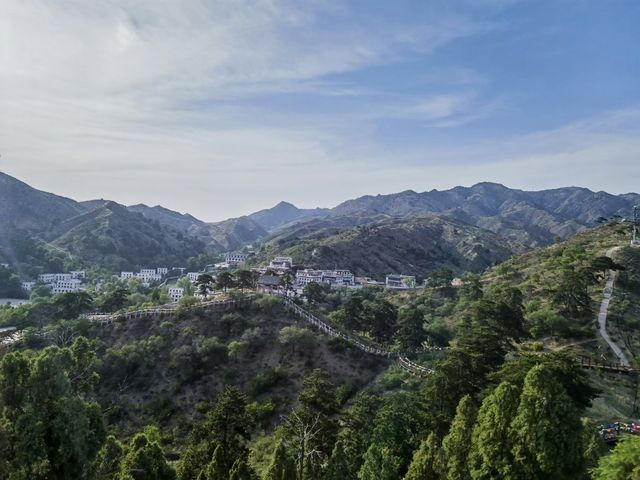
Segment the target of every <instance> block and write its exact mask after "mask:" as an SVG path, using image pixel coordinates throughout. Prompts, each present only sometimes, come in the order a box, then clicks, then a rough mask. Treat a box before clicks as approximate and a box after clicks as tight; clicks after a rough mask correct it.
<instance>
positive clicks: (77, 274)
mask: <svg viewBox="0 0 640 480" xmlns="http://www.w3.org/2000/svg"><path fill="white" fill-rule="evenodd" d="M71 278H81V279H84V278H85V272H84V270H72V271H71Z"/></svg>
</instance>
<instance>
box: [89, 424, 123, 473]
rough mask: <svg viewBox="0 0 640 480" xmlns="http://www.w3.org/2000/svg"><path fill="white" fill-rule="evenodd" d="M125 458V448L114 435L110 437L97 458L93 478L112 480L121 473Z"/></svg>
mask: <svg viewBox="0 0 640 480" xmlns="http://www.w3.org/2000/svg"><path fill="white" fill-rule="evenodd" d="M123 458H124V447H123V446H122V444H121V443H120V442H119V441H118V439H117V438H116V437H114V436H113V435H109V436H108V437H107V439H106V441H105V442H104V445H102V448H101V449H100V452H98V456H97V458H96V463H95V468H94V474H93V478H94V479H95V480H112V479H114V478H115V477H116V475H117V474H118V472H119V471H120V462H122V459H123Z"/></svg>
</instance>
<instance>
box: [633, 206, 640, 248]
mask: <svg viewBox="0 0 640 480" xmlns="http://www.w3.org/2000/svg"><path fill="white" fill-rule="evenodd" d="M638 227H640V206H638V205H636V206H635V207H633V239H632V240H631V244H632V245H638V244H640V241H639V240H638Z"/></svg>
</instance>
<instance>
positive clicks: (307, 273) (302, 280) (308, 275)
mask: <svg viewBox="0 0 640 480" xmlns="http://www.w3.org/2000/svg"><path fill="white" fill-rule="evenodd" d="M311 282H315V283H322V270H310V269H304V270H298V271H297V272H296V286H298V287H304V286H305V285H308V284H310V283H311Z"/></svg>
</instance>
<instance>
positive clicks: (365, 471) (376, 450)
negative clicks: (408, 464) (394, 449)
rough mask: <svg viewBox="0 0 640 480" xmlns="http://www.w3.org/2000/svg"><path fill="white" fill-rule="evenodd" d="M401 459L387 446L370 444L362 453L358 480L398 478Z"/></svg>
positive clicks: (394, 479)
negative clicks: (362, 458)
mask: <svg viewBox="0 0 640 480" xmlns="http://www.w3.org/2000/svg"><path fill="white" fill-rule="evenodd" d="M401 467H402V461H401V459H400V458H398V457H396V456H395V455H393V453H391V450H390V449H389V448H387V447H381V446H379V445H376V444H375V443H374V444H372V445H371V446H370V447H369V449H368V450H367V452H366V453H365V454H364V463H363V464H362V468H360V471H359V472H358V479H359V480H398V479H399V478H400V469H401Z"/></svg>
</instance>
